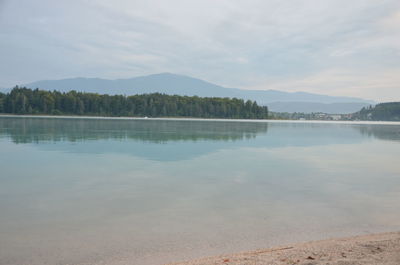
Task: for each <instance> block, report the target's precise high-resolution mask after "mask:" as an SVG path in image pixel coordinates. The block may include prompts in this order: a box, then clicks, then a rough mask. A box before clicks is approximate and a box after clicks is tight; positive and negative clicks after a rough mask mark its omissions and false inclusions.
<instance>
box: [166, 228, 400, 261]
mask: <svg viewBox="0 0 400 265" xmlns="http://www.w3.org/2000/svg"><path fill="white" fill-rule="evenodd" d="M219 264H226V265H267V264H268V265H293V264H296V265H297V264H298V265H378V264H385V265H399V264H400V232H393V233H383V234H374V235H365V236H356V237H347V238H338V239H328V240H322V241H312V242H307V243H299V244H293V245H287V246H280V247H276V248H270V249H260V250H255V251H251V252H243V253H237V254H230V255H222V256H217V257H208V258H203V259H198V260H193V261H187V262H181V263H173V264H169V265H219Z"/></svg>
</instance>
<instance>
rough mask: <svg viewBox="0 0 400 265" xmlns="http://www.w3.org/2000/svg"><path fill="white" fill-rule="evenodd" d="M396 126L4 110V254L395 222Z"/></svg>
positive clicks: (306, 236)
mask: <svg viewBox="0 0 400 265" xmlns="http://www.w3.org/2000/svg"><path fill="white" fill-rule="evenodd" d="M399 158H400V125H379V124H366V125H362V124H333V123H332V124H331V123H290V122H233V121H193V120H192V121H190V120H184V121H177V120H152V119H148V120H118V119H53V118H23V117H18V118H10V117H0V170H1V171H0V264H1V265H8V264H34V265H36V264H58V265H64V264H127V261H129V262H130V263H129V264H163V263H166V262H174V261H180V260H186V259H190V258H197V257H201V256H210V255H216V254H222V253H230V252H235V251H244V250H249V249H255V248H263V247H270V246H274V245H279V244H285V243H288V242H296V241H305V240H312V239H323V238H328V237H332V236H345V235H357V234H365V233H371V232H383V231H393V230H400V164H399Z"/></svg>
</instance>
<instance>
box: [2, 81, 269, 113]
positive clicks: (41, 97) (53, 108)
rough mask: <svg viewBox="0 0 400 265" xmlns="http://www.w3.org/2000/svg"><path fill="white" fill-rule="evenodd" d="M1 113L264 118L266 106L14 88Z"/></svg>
mask: <svg viewBox="0 0 400 265" xmlns="http://www.w3.org/2000/svg"><path fill="white" fill-rule="evenodd" d="M0 113H10V114H47V115H93V116H115V117H118V116H130V117H144V116H148V117H197V118H235V119H266V118H267V117H268V108H267V107H266V106H259V105H258V104H257V103H256V102H255V101H251V100H247V101H244V100H243V99H237V98H216V97H213V98H206V97H205V98H203V97H197V96H178V95H166V94H160V93H152V94H143V95H133V96H123V95H100V94H96V93H83V92H77V91H70V92H66V93H65V92H59V91H45V90H40V89H34V90H33V89H29V88H25V87H22V88H20V87H15V88H14V89H12V90H11V91H10V92H9V93H6V94H4V93H0Z"/></svg>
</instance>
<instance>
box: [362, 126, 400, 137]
mask: <svg viewBox="0 0 400 265" xmlns="http://www.w3.org/2000/svg"><path fill="white" fill-rule="evenodd" d="M355 127H356V128H357V129H358V130H359V131H360V133H361V134H362V135H364V136H368V137H375V138H378V139H382V140H390V141H400V125H360V126H355Z"/></svg>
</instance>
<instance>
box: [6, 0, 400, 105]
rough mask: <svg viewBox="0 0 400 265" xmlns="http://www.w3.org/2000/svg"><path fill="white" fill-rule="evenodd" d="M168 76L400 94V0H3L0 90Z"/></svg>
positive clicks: (386, 96) (384, 97) (392, 97)
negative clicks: (58, 81) (59, 81)
mask: <svg viewBox="0 0 400 265" xmlns="http://www.w3.org/2000/svg"><path fill="white" fill-rule="evenodd" d="M162 72H170V73H176V74H183V75H188V76H192V77H196V78H200V79H203V80H206V81H209V82H212V83H216V84H219V85H223V86H227V87H235V88H242V89H265V90H266V89H275V90H282V91H289V92H295V91H306V92H311V93H319V94H326V95H332V96H354V97H362V98H366V99H372V100H375V101H377V102H382V101H400V1H399V0H379V1H377V0H351V1H349V0H324V1H321V0H290V1H282V0H259V1H258V0H198V1H194V0H193V1H192V0H168V1H167V0H164V1H161V0H113V1H107V0H98V1H92V0H69V1H54V0H35V1H33V0H0V87H12V86H15V85H17V84H20V85H21V84H26V83H29V82H33V81H38V80H43V79H62V78H71V77H99V78H107V79H117V78H131V77H136V76H141V75H148V74H155V73H162Z"/></svg>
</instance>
